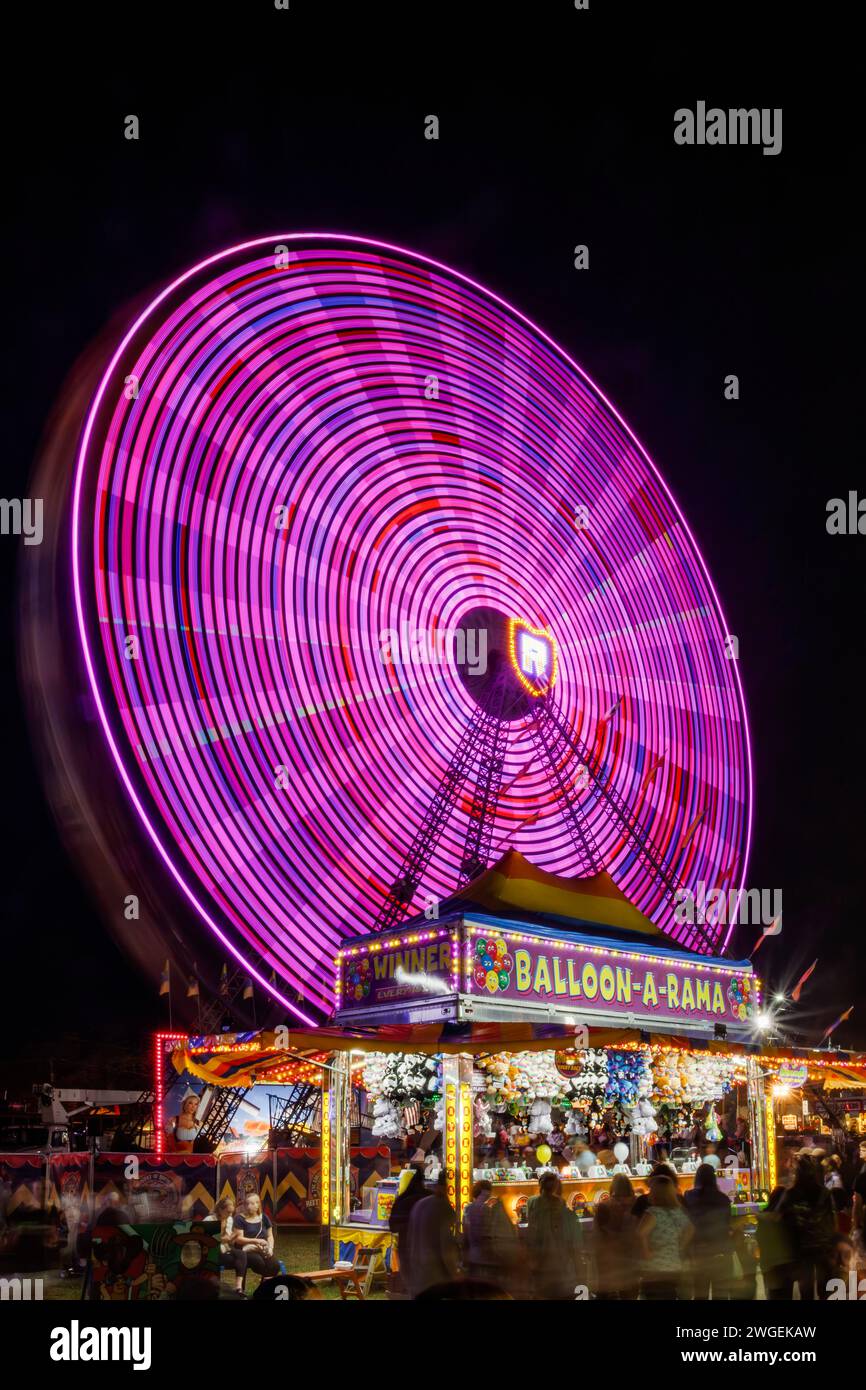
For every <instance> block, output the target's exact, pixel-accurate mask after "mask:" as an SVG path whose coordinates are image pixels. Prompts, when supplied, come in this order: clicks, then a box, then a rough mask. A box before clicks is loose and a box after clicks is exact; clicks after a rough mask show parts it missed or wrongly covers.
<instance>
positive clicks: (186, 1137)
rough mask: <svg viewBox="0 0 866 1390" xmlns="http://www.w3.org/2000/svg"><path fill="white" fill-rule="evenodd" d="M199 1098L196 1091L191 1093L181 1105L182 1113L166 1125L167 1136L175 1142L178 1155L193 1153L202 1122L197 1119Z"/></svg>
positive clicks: (174, 1145) (173, 1117) (188, 1093)
mask: <svg viewBox="0 0 866 1390" xmlns="http://www.w3.org/2000/svg"><path fill="white" fill-rule="evenodd" d="M198 1104H199V1098H198V1096H197V1095H196V1093H195V1091H189V1092H187V1094H186V1095H185V1096H184V1098H183V1100H182V1101H181V1103H180V1111H179V1112H178V1114H177V1115H173V1116H172V1117H171V1119H170V1120H169V1122H168V1124H167V1125H166V1134H167V1135H168V1137H169V1139H171V1140H173V1141H174V1144H173V1147H174V1150H175V1152H176V1153H192V1146H193V1143H194V1142H195V1139H196V1136H197V1135H198V1132H199V1130H200V1129H201V1120H197V1119H196V1113H195V1112H196V1111H197V1110H198Z"/></svg>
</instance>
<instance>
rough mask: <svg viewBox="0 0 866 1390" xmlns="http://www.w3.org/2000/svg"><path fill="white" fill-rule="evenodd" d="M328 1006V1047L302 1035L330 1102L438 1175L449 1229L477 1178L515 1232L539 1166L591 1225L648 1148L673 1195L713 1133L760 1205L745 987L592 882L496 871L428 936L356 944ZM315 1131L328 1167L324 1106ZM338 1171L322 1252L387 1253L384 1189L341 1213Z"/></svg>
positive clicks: (526, 870) (733, 971)
mask: <svg viewBox="0 0 866 1390" xmlns="http://www.w3.org/2000/svg"><path fill="white" fill-rule="evenodd" d="M335 989H336V1014H335V1023H336V1024H337V1025H338V1028H339V1032H335V1033H333V1034H331V1035H330V1036H329V1035H328V1034H327V1030H318V1031H317V1033H316V1035H315V1036H316V1037H317V1038H318V1039H319V1040H320V1042H321V1045H322V1046H323V1047H324V1046H326V1045H327V1046H330V1047H333V1048H334V1050H335V1051H334V1059H335V1064H334V1068H333V1070H332V1072H331V1085H332V1088H334V1087H337V1088H338V1089H339V1088H340V1087H342V1088H343V1093H342V1102H341V1103H342V1106H343V1107H345V1105H346V1104H347V1103H348V1101H347V1098H348V1096H349V1095H350V1094H351V1090H352V1086H353V1085H354V1086H360V1087H361V1088H362V1089H363V1090H364V1091H366V1093H367V1095H368V1097H369V1098H370V1100H371V1101H372V1105H373V1114H374V1134H376V1135H377V1136H381V1137H383V1138H387V1139H388V1140H389V1141H394V1140H398V1139H400V1138H402V1139H403V1140H404V1141H406V1143H407V1149H408V1148H409V1147H411V1144H410V1142H409V1141H410V1140H411V1141H413V1142H414V1141H417V1149H418V1153H419V1155H423V1154H424V1153H425V1151H426V1153H427V1154H428V1155H429V1156H428V1158H427V1160H426V1163H427V1169H428V1172H431V1171H434V1170H435V1168H436V1166H437V1163H438V1164H441V1166H442V1167H444V1169H445V1171H446V1174H447V1180H448V1190H449V1195H450V1197H451V1200H452V1202H453V1203H454V1206H455V1209H456V1210H457V1211H458V1213H460V1212H462V1210H463V1208H464V1206H465V1204H466V1202H467V1201H468V1200H469V1195H470V1191H471V1187H472V1183H473V1181H474V1180H475V1179H478V1178H482V1177H483V1178H488V1179H489V1180H490V1181H491V1182H492V1183H493V1185H494V1192H495V1193H496V1194H497V1195H500V1196H502V1198H503V1200H504V1201H505V1205H506V1208H507V1209H508V1210H509V1212H510V1213H511V1215H512V1217H513V1219H514V1220H515V1221H517V1222H518V1223H520V1221H521V1218H522V1216H523V1214H524V1212H525V1206H526V1202H527V1201H528V1199H529V1198H530V1196H532V1195H533V1194H534V1193H535V1192H536V1191H537V1179H538V1174H539V1171H540V1170H542V1169H543V1168H544V1167H546V1166H554V1167H556V1169H557V1170H558V1171H559V1173H560V1176H561V1178H562V1180H563V1187H564V1195H565V1197H566V1200H567V1201H569V1202H570V1204H571V1205H572V1207H573V1208H574V1209H575V1210H577V1211H578V1213H579V1214H580V1215H581V1216H582V1217H587V1216H588V1215H589V1214H590V1213H591V1211H592V1208H593V1206H594V1205H595V1203H596V1202H598V1201H599V1200H605V1199H606V1197H607V1195H608V1192H609V1189H610V1182H611V1179H612V1178H613V1176H614V1175H615V1173H617V1172H624V1173H628V1174H629V1176H631V1177H632V1178H633V1179H634V1180H635V1182H636V1185H637V1186H638V1187H639V1188H640V1187H641V1186H642V1185H643V1183H644V1182H645V1179H646V1177H647V1176H648V1175H649V1173H650V1170H651V1166H652V1162H653V1160H654V1158H655V1157H657V1156H658V1155H659V1154H660V1152H661V1151H662V1149H664V1151H665V1153H666V1154H667V1155H668V1157H670V1159H671V1160H672V1162H673V1163H674V1165H675V1167H676V1169H677V1175H678V1182H679V1184H680V1186H681V1187H688V1186H690V1185H691V1183H692V1181H693V1176H694V1173H695V1171H696V1168H697V1166H698V1163H699V1161H700V1159H701V1158H702V1157H703V1156H704V1155H705V1154H706V1153H707V1151H709V1152H710V1153H711V1155H712V1156H715V1155H714V1152H713V1151H714V1149H715V1147H716V1146H720V1147H722V1146H723V1139H724V1133H723V1126H726V1131H727V1133H728V1134H730V1135H731V1136H732V1139H733V1141H734V1142H733V1143H732V1144H731V1145H730V1152H728V1153H727V1154H726V1157H727V1160H728V1161H727V1162H725V1163H724V1164H723V1163H722V1162H721V1158H719V1167H720V1179H721V1182H722V1186H723V1188H725V1189H726V1190H728V1191H729V1193H730V1195H731V1197H732V1198H733V1199H734V1200H735V1202H736V1203H737V1205H738V1207H739V1208H740V1209H743V1210H746V1209H753V1208H754V1204H755V1203H757V1202H759V1201H760V1200H762V1199H763V1198H765V1196H766V1193H767V1190H768V1183H769V1179H770V1167H769V1157H768V1146H767V1130H766V1124H767V1107H766V1098H765V1092H764V1072H763V1071H762V1069H761V1066H760V1065H759V1062H758V1060H757V1056H756V1054H757V1053H759V1052H760V1042H759V1033H758V1031H757V1015H758V1013H759V1010H760V1004H761V991H760V982H759V981H758V980H757V979H756V978H755V976H754V974H753V972H752V968H751V965H750V963H749V962H748V961H729V960H725V959H724V958H721V957H716V956H706V955H697V954H695V953H693V952H690V951H686V950H683V949H681V948H679V947H676V946H674V945H672V944H671V942H670V939H669V937H667V936H665V934H664V933H662V932H661V931H660V930H659V929H658V928H657V927H655V926H654V925H653V923H652V922H650V921H649V920H648V919H647V918H646V917H644V916H643V915H642V914H641V913H640V912H638V911H637V910H636V909H635V908H634V907H633V906H632V905H631V904H630V903H629V902H628V901H627V900H626V898H625V897H624V896H623V894H622V893H621V892H620V891H619V890H618V889H617V887H616V886H615V884H614V883H613V882H612V880H611V879H610V878H609V877H608V875H606V874H605V873H599V874H596V875H593V876H592V877H590V878H582V879H562V878H558V877H556V876H554V875H551V874H547V873H545V872H544V871H542V870H538V869H536V868H534V866H532V865H531V864H529V863H528V862H527V861H526V860H524V859H523V858H522V857H521V856H520V855H519V854H516V853H515V852H510V853H509V854H508V855H506V856H504V858H503V859H502V860H500V861H499V863H498V864H496V865H494V866H493V868H492V869H490V870H488V871H487V872H486V873H485V874H483V875H481V876H480V877H479V878H478V879H477V880H475V881H474V882H473V883H471V884H470V885H468V887H467V888H466V889H464V890H463V891H462V892H461V893H460V894H455V895H454V896H453V897H452V898H450V899H448V900H447V901H446V902H445V903H443V904H442V905H441V910H440V913H439V916H438V918H436V919H435V920H428V919H426V918H415V919H413V920H412V921H410V922H408V923H405V924H404V925H403V926H402V927H401V929H400V930H399V931H398V932H392V933H383V934H382V935H371V936H368V937H366V938H360V939H355V940H353V941H352V943H351V944H350V945H347V947H346V949H345V950H343V951H342V952H341V953H340V955H339V957H338V959H337V963H336V981H335ZM341 1047H342V1049H343V1053H342V1061H338V1058H339V1057H340V1053H339V1051H338V1050H337V1049H339V1048H341ZM328 1114H329V1116H330V1120H331V1132H330V1134H329V1136H328V1138H327V1141H326V1139H325V1133H324V1129H323V1148H324V1146H325V1144H326V1142H327V1143H328V1144H329V1145H331V1146H332V1150H333V1146H334V1145H340V1144H344V1143H345V1137H344V1134H345V1129H346V1123H345V1119H341V1118H340V1105H339V1104H335V1103H334V1095H333V1094H332V1099H331V1104H330V1107H329V1110H328ZM419 1116H426V1117H427V1127H426V1130H425V1127H424V1123H423V1121H422V1122H421V1123H419ZM440 1135H441V1146H440V1143H439V1140H438V1137H433V1138H432V1139H431V1136H440ZM323 1163H324V1156H323ZM343 1168H344V1164H343V1162H342V1160H340V1159H339V1157H336V1158H335V1156H334V1154H333V1152H332V1155H331V1163H330V1168H329V1171H330V1174H331V1179H332V1192H331V1196H330V1204H329V1207H328V1212H327V1215H328V1219H329V1220H330V1223H331V1225H332V1227H333V1230H332V1237H333V1241H334V1246H335V1248H339V1249H340V1250H341V1252H342V1253H343V1254H346V1253H348V1250H349V1247H350V1246H351V1243H352V1240H353V1238H357V1237H358V1233H359V1232H360V1233H362V1240H363V1243H369V1242H370V1240H372V1239H374V1234H373V1233H374V1231H375V1232H376V1233H377V1234H376V1236H375V1239H377V1240H379V1241H380V1242H381V1243H382V1244H383V1245H387V1243H388V1239H387V1232H386V1227H387V1215H388V1210H389V1206H390V1203H391V1202H392V1201H393V1195H394V1192H395V1190H396V1187H395V1185H394V1184H393V1182H392V1183H391V1184H390V1185H389V1186H388V1187H383V1188H382V1190H381V1191H380V1192H376V1193H373V1192H371V1193H370V1194H369V1196H370V1200H369V1203H368V1205H367V1206H366V1207H365V1208H363V1209H360V1210H352V1203H351V1202H350V1201H349V1200H348V1199H347V1194H346V1190H345V1183H344V1182H341V1181H340V1179H339V1174H340V1172H341V1171H342V1170H343ZM324 1216H325V1213H324V1211H323V1221H324Z"/></svg>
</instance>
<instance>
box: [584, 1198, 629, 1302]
mask: <svg viewBox="0 0 866 1390" xmlns="http://www.w3.org/2000/svg"><path fill="white" fill-rule="evenodd" d="M634 1201H635V1195H634V1188H633V1187H632V1185H631V1182H630V1181H629V1179H628V1178H627V1177H626V1176H625V1174H624V1173H617V1174H616V1176H615V1177H614V1179H613V1181H612V1182H611V1185H610V1197H609V1198H608V1200H607V1201H606V1202H599V1203H598V1205H597V1206H596V1208H595V1215H594V1217H593V1222H592V1254H593V1260H594V1264H595V1296H596V1298H601V1299H634V1298H637V1295H638V1286H639V1280H640V1275H639V1267H638V1259H639V1256H638V1239H637V1227H638V1221H637V1217H636V1216H634V1215H633V1214H632V1208H633V1206H634Z"/></svg>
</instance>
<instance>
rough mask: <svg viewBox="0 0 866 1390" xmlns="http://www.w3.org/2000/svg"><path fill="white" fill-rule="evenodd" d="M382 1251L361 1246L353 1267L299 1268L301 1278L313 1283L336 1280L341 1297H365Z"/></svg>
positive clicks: (356, 1251)
mask: <svg viewBox="0 0 866 1390" xmlns="http://www.w3.org/2000/svg"><path fill="white" fill-rule="evenodd" d="M381 1253H382V1252H381V1251H380V1250H376V1249H370V1250H365V1249H363V1248H362V1247H361V1246H358V1248H357V1249H356V1250H355V1258H354V1260H353V1261H352V1267H351V1269H334V1268H331V1269H310V1270H299V1271H298V1275H297V1277H298V1278H299V1279H309V1281H310V1283H311V1284H327V1283H330V1282H334V1283H336V1284H338V1285H339V1289H340V1297H341V1298H343V1299H348V1298H360V1299H365V1298H366V1297H367V1294H368V1293H369V1292H370V1286H371V1284H372V1283H373V1275H374V1274H375V1272H376V1266H377V1265H378V1263H379V1259H380V1257H381Z"/></svg>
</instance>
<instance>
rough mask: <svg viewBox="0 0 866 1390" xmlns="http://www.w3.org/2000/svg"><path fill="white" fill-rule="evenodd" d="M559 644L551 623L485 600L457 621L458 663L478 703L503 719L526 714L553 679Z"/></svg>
mask: <svg viewBox="0 0 866 1390" xmlns="http://www.w3.org/2000/svg"><path fill="white" fill-rule="evenodd" d="M558 662H559V649H558V647H557V643H556V639H555V637H554V636H553V633H552V632H551V631H550V629H549V628H543V627H536V626H535V625H533V624H532V623H530V622H528V621H527V620H526V619H524V618H520V617H515V616H513V615H511V614H506V613H503V612H502V611H501V610H500V609H498V608H493V607H491V606H490V605H487V604H481V605H478V606H476V607H474V608H470V609H469V610H468V611H467V612H466V613H464V614H463V617H462V618H461V619H460V621H459V623H458V624H457V631H456V640H455V663H456V666H457V672H458V674H459V677H460V680H461V683H462V684H463V686H464V688H465V689H466V690H467V691H468V692H469V694H470V695H471V696H472V698H473V700H474V701H475V703H476V704H477V705H480V706H481V708H482V709H483V710H484V711H485V712H486V713H487V714H493V715H496V716H497V717H498V718H499V719H502V720H503V721H504V722H511V721H513V720H517V719H525V718H526V717H527V715H530V714H532V713H533V711H534V710H535V709H536V707H537V705H538V702H539V700H541V699H543V698H544V696H545V695H546V694H547V692H548V691H549V690H550V689H551V688H552V687H553V686H554V685H555V683H556V676H557V668H558Z"/></svg>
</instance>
